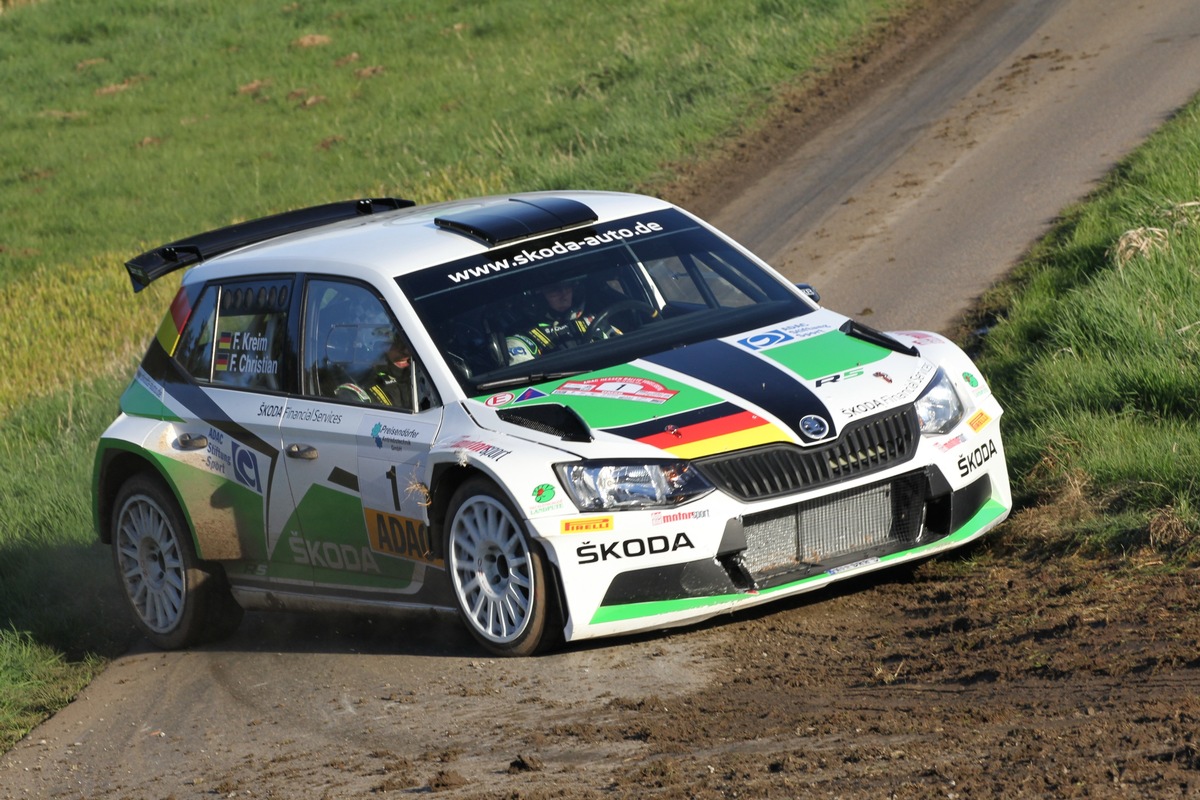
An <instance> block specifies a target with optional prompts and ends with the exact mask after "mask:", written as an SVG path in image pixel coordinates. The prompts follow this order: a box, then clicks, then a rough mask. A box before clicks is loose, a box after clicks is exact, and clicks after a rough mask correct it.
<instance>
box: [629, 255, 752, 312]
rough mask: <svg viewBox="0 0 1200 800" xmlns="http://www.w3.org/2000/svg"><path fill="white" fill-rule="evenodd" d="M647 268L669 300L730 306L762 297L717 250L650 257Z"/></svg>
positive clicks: (713, 305)
mask: <svg viewBox="0 0 1200 800" xmlns="http://www.w3.org/2000/svg"><path fill="white" fill-rule="evenodd" d="M646 270H647V271H648V272H649V273H650V276H651V277H652V278H653V280H654V282H655V284H656V285H657V286H658V290H659V291H660V292H661V293H662V296H663V299H664V300H666V301H667V302H668V303H682V304H685V305H707V306H709V307H712V308H733V307H737V306H745V305H749V304H751V303H754V302H756V300H759V299H761V298H760V297H759V296H760V295H761V294H762V293H761V292H760V291H757V290H756V288H755V287H754V286H753V284H751V283H749V282H747V281H746V279H745V278H744V277H743V276H742V275H741V273H739V272H738V271H737V270H736V269H734V268H733V267H730V266H729V265H728V264H726V263H725V262H723V261H722V260H721V259H720V258H719V257H718V256H717V255H716V254H695V255H689V256H687V257H686V260H684V259H680V258H677V257H675V256H672V257H669V258H663V259H659V260H656V261H649V262H646Z"/></svg>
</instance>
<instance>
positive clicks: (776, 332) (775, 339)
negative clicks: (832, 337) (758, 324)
mask: <svg viewBox="0 0 1200 800" xmlns="http://www.w3.org/2000/svg"><path fill="white" fill-rule="evenodd" d="M829 330H832V328H831V327H830V325H829V324H828V323H824V322H821V323H812V322H796V323H792V324H790V325H780V326H779V327H778V328H772V329H770V330H766V331H759V332H758V333H752V334H750V335H749V336H745V337H743V338H741V339H738V340H737V343H738V344H739V345H741V346H742V347H744V348H746V349H747V350H755V351H757V350H769V349H771V348H772V347H778V346H779V345H781V344H787V343H788V342H797V341H800V340H801V339H809V338H811V337H813V336H816V335H818V334H821V333H825V332H827V331H829Z"/></svg>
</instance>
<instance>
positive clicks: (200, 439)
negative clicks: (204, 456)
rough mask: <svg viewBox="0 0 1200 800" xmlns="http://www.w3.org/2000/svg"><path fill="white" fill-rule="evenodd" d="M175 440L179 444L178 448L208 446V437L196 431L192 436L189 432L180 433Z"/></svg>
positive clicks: (193, 448) (195, 448)
mask: <svg viewBox="0 0 1200 800" xmlns="http://www.w3.org/2000/svg"><path fill="white" fill-rule="evenodd" d="M175 441H176V442H177V443H178V444H179V449H180V450H203V449H204V448H206V447H208V437H207V436H205V435H204V434H203V433H197V434H195V435H194V436H193V435H192V434H190V433H181V434H179V438H178V439H176V440H175Z"/></svg>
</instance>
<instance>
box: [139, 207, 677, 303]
mask: <svg viewBox="0 0 1200 800" xmlns="http://www.w3.org/2000/svg"><path fill="white" fill-rule="evenodd" d="M358 202H359V203H360V204H361V203H370V202H372V201H358ZM374 202H379V201H374ZM398 202H403V201H398ZM672 207H673V206H672V205H671V204H670V203H668V202H666V201H664V200H660V199H657V198H653V197H648V196H645V195H638V194H629V193H619V192H599V191H551V192H523V193H517V194H509V195H495V196H490V197H476V198H470V199H465V200H456V201H450V202H445V203H433V204H428V205H422V206H411V207H407V208H399V209H396V210H385V211H382V212H375V213H369V212H368V213H360V214H357V215H353V217H352V218H350V219H344V220H342V221H337V222H332V223H329V224H317V225H316V226H315V227H309V228H305V229H303V230H298V231H295V232H289V233H284V234H282V235H278V236H271V237H270V238H266V239H264V240H262V241H257V242H253V243H251V244H247V245H245V246H241V247H237V248H236V249H233V250H231V251H228V252H220V251H219V252H218V254H217V255H214V256H212V257H211V258H207V259H203V260H202V263H201V264H200V265H199V266H196V267H195V268H194V269H193V271H192V273H191V274H189V280H197V279H209V278H219V277H227V276H229V275H235V274H242V273H247V272H260V271H271V272H274V271H278V270H280V269H289V270H291V271H297V272H299V271H305V270H315V271H322V272H328V271H337V272H342V273H344V274H347V275H358V276H366V275H370V274H374V275H376V276H385V277H387V278H394V277H396V276H399V275H404V274H407V273H410V272H414V271H417V270H420V269H424V268H425V267H429V266H433V265H436V264H441V263H446V262H450V261H456V260H458V259H461V258H467V257H470V256H474V255H479V254H482V253H486V252H487V251H488V250H491V249H493V248H494V247H499V246H503V245H509V244H512V243H514V242H519V241H520V240H522V239H525V238H534V237H537V236H541V235H543V234H545V233H548V232H552V231H555V230H566V229H569V228H574V227H579V226H581V225H592V226H594V227H600V226H603V225H604V224H605V223H606V222H611V221H613V220H617V219H622V218H626V217H629V216H633V215H636V214H640V213H648V212H651V211H658V210H661V209H664V208H672ZM296 213H303V212H296ZM282 216H286V215H280V217H282ZM269 219H270V218H268V220H269ZM264 221H267V220H264ZM255 222H258V221H253V222H251V223H243V224H242V225H240V226H235V227H237V228H239V229H244V228H245V227H247V226H251V227H252V226H253V225H254V223H255ZM224 230H231V229H222V231H224ZM222 231H214V232H210V234H203V235H201V237H203V236H211V235H218V234H220V233H221V232H222ZM197 238H199V237H197ZM186 242H187V240H180V242H176V243H173V244H172V245H164V246H163V247H162V248H158V249H156V250H152V251H149V252H148V253H146V254H143V255H142V256H139V257H138V258H139V259H145V258H147V257H148V256H152V255H153V256H157V254H159V253H163V252H167V251H168V248H172V247H176V246H178V247H179V248H180V249H185V248H186V247H187V244H186ZM197 260H200V258H197ZM135 261H136V259H135ZM133 263H134V262H133V261H131V262H130V264H131V265H132V264H133ZM192 263H195V261H193V262H192ZM181 266H183V265H181ZM173 268H174V267H172V269H173ZM164 274H165V271H164ZM131 275H132V268H131ZM154 277H157V275H155V276H154ZM152 279H153V278H150V279H149V280H152ZM149 280H146V282H147V283H148V282H149ZM134 282H135V289H138V288H140V287H139V286H138V285H137V279H136V278H135V279H134Z"/></svg>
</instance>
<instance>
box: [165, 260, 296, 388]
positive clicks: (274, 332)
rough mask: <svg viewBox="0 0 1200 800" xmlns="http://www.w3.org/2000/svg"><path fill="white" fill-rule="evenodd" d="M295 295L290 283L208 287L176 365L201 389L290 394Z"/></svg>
mask: <svg viewBox="0 0 1200 800" xmlns="http://www.w3.org/2000/svg"><path fill="white" fill-rule="evenodd" d="M291 294H292V281H291V280H290V279H284V280H280V279H272V280H251V281H231V282H228V283H222V284H211V285H209V286H208V287H207V288H206V289H205V290H204V293H203V294H202V295H201V296H200V300H199V302H197V303H196V307H195V308H194V310H193V311H192V315H191V317H190V318H189V319H188V321H187V324H186V325H185V326H184V329H183V331H182V333H181V334H180V338H179V344H178V346H177V347H176V348H175V359H176V360H177V361H178V362H179V364H180V365H181V366H182V367H183V368H184V369H185V370H187V372H188V373H189V374H190V375H191V376H192V377H193V378H195V379H196V380H197V381H199V382H200V383H211V384H213V385H214V386H226V387H230V388H238V389H251V390H255V391H266V392H282V391H286V390H287V389H288V388H289V386H290V385H291V380H290V373H291V369H290V366H289V363H288V362H289V359H288V354H289V353H290V352H291V349H290V342H289V340H288V335H289V334H288V309H289V306H290V304H291V300H292V298H291Z"/></svg>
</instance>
